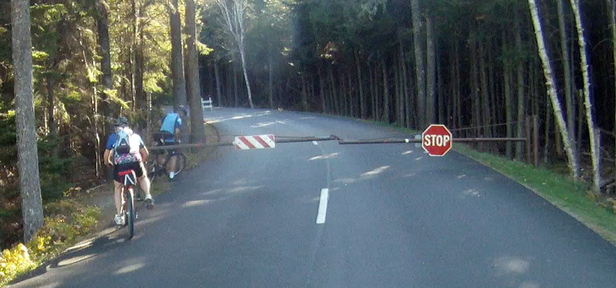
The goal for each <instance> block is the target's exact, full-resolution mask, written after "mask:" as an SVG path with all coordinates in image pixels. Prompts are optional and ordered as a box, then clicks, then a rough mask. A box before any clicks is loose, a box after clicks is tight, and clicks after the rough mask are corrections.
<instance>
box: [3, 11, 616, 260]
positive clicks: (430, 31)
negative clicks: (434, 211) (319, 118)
mask: <svg viewBox="0 0 616 288" xmlns="http://www.w3.org/2000/svg"><path fill="white" fill-rule="evenodd" d="M17 1H19V0H12V1H10V0H0V11H2V12H0V229H2V231H13V232H14V233H6V232H5V233H3V235H0V236H2V237H0V238H1V239H0V248H2V247H6V246H8V245H9V244H11V243H14V242H16V241H18V240H19V238H20V237H21V234H22V233H26V234H27V231H26V232H22V230H24V226H27V225H28V220H27V219H22V213H21V212H20V207H22V206H23V205H25V203H26V202H23V201H21V200H20V198H23V195H24V193H36V192H37V191H40V192H38V193H40V195H41V199H42V202H43V203H45V202H49V201H54V200H56V199H59V198H62V197H66V196H67V195H71V194H74V193H79V191H83V190H84V189H87V188H89V187H92V186H95V185H97V184H99V183H103V182H104V181H106V179H107V172H106V170H105V167H104V166H103V165H101V163H102V162H101V159H100V158H101V155H102V151H103V148H104V147H103V144H104V143H102V142H104V139H106V136H107V134H108V131H109V130H110V127H111V123H112V122H113V119H115V118H116V117H117V116H119V115H124V116H127V117H129V119H130V120H131V122H132V123H134V126H135V127H134V128H135V129H136V130H137V131H138V132H140V133H141V134H142V135H144V136H145V139H148V140H149V139H150V136H151V132H152V131H155V129H157V128H158V127H156V122H157V121H156V120H157V119H159V117H160V116H161V115H160V113H161V112H160V109H159V108H160V107H161V106H162V105H174V106H178V105H188V106H189V107H190V111H191V112H197V113H190V114H191V115H194V116H196V118H192V117H191V119H190V122H191V124H190V126H189V128H190V130H191V131H194V133H192V134H191V141H202V140H203V137H204V136H203V135H202V134H200V133H199V131H201V130H203V129H200V128H199V127H200V126H199V125H202V123H200V122H201V121H200V118H199V115H201V104H200V100H199V99H200V98H207V97H211V98H212V100H213V101H214V106H220V107H250V108H266V109H286V110H296V111H311V112H316V113H324V114H330V115H341V116H346V117H354V118H361V119H368V120H373V121H378V122H384V123H388V124H392V125H397V126H400V127H405V128H411V129H414V130H416V131H421V130H423V129H425V127H426V126H427V125H429V124H431V123H441V124H445V125H446V126H447V127H448V128H449V129H450V130H452V133H453V134H454V137H524V135H525V134H524V133H525V129H526V128H527V127H525V120H526V119H527V117H529V116H536V117H537V118H538V119H539V121H538V123H539V131H540V133H539V134H540V137H539V144H540V147H541V149H540V150H541V151H540V152H541V164H540V165H543V166H545V167H550V168H553V169H557V170H559V171H563V173H566V174H567V175H570V177H572V178H575V179H578V180H580V181H583V182H585V183H588V185H589V187H592V188H590V189H591V190H592V191H593V192H594V193H598V194H608V193H613V191H610V189H608V188H609V187H612V186H611V185H612V183H613V182H614V173H615V169H614V167H615V165H616V161H615V160H616V153H614V150H615V149H614V148H615V144H616V137H615V130H616V119H615V109H616V101H615V100H616V96H615V93H616V78H615V69H616V68H615V67H616V66H615V65H616V63H615V61H614V59H615V57H616V49H615V46H616V45H615V44H616V26H615V21H616V12H615V7H616V6H615V5H616V4H615V2H616V0H524V1H521V0H202V1H197V2H195V1H193V0H76V1H68V0H32V1H29V7H30V19H28V21H29V27H30V36H31V41H32V45H31V46H32V47H31V57H32V67H31V72H32V83H31V85H32V86H31V89H30V90H31V95H30V97H31V98H32V99H30V102H19V101H20V99H22V98H20V96H18V95H17V93H16V91H18V90H19V89H18V85H17V84H16V83H17V82H19V80H20V79H17V80H16V78H17V75H23V74H19V73H17V70H18V69H17V68H16V67H17V65H18V64H20V63H16V62H15V61H14V60H13V59H14V55H15V53H14V52H15V51H13V49H14V48H13V46H12V43H13V40H14V39H13V38H15V37H17V36H18V34H17V31H16V29H17V28H16V27H17V26H14V25H15V23H14V22H13V21H12V18H11V13H10V11H12V9H11V5H12V3H11V2H17ZM19 31H21V30H19ZM20 36H23V35H20ZM13 44H14V43H13ZM21 97H23V96H21ZM20 103H26V104H27V105H26V107H27V106H33V107H32V108H33V111H34V113H33V114H34V115H28V113H24V112H21V113H22V114H21V115H24V117H25V116H29V117H33V123H30V124H31V125H27V126H23V125H24V124H21V125H22V126H19V125H20V124H19V123H20V122H19V121H18V119H19V116H20V114H19V112H20V111H26V110H20V109H17V107H18V106H19V105H20ZM28 103H30V104H28ZM21 109H25V108H21ZM30 114H31V113H30ZM21 132H27V133H32V134H33V136H35V140H36V145H34V146H33V147H36V148H35V152H37V153H38V167H36V165H34V167H33V168H32V169H37V171H39V172H38V173H37V175H39V176H38V177H39V179H37V181H35V182H36V183H30V184H31V185H34V186H36V185H39V187H38V188H36V187H35V188H32V187H34V186H32V187H30V188H32V189H28V190H27V192H26V191H25V189H24V186H23V185H24V184H23V183H21V184H20V177H19V175H20V172H21V173H23V172H24V171H20V170H19V169H18V168H21V169H22V170H23V169H27V165H23V164H22V165H21V166H20V165H18V163H21V162H20V158H19V157H18V156H19V153H18V146H19V145H18V138H19V137H18V134H19V133H21ZM481 148H482V149H483V150H485V151H486V152H492V153H498V154H501V155H503V156H506V157H508V158H510V159H517V160H520V161H523V160H524V159H525V157H526V156H527V155H526V154H525V153H526V152H525V151H526V150H525V147H523V145H522V144H515V143H510V142H509V143H502V144H498V145H488V146H482V147H481ZM27 175H32V174H27ZM30 182H32V181H30ZM612 189H613V188H612ZM20 191H21V193H20ZM26 230H27V229H26ZM26 239H27V237H26Z"/></svg>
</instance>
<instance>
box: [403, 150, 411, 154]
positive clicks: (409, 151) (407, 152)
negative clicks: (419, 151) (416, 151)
mask: <svg viewBox="0 0 616 288" xmlns="http://www.w3.org/2000/svg"><path fill="white" fill-rule="evenodd" d="M412 153H413V150H408V151H404V152H402V155H408V154H412Z"/></svg>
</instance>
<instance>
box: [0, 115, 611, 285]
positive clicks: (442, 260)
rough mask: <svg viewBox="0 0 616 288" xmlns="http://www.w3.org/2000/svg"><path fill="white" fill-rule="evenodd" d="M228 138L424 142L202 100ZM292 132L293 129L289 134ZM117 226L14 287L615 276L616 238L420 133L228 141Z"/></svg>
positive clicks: (560, 281)
mask: <svg viewBox="0 0 616 288" xmlns="http://www.w3.org/2000/svg"><path fill="white" fill-rule="evenodd" d="M205 117H206V119H207V120H208V121H209V122H210V123H212V124H213V125H215V127H216V128H217V129H218V131H219V134H220V136H221V141H223V142H231V141H233V137H234V136H238V135H256V134H275V135H276V137H277V138H278V139H282V138H285V137H309V136H317V137H325V136H329V135H336V136H338V137H340V138H343V139H345V140H359V139H384V138H388V137H395V138H399V137H404V138H412V135H403V134H401V133H400V132H399V131H396V130H393V129H390V128H386V127H383V126H378V125H372V124H367V123H362V122H357V121H353V120H348V119H343V118H335V117H327V116H319V115H314V114H306V113H292V112H280V111H275V110H274V111H268V110H235V109H215V110H213V111H206V113H205ZM286 139H291V138H286ZM182 176H183V177H181V179H180V181H178V182H175V183H173V188H172V191H170V192H169V193H165V194H162V195H160V196H159V197H158V198H157V206H156V209H155V210H153V211H146V210H144V209H142V210H141V213H140V218H139V219H138V223H137V226H136V236H135V238H134V239H133V240H131V241H130V242H126V241H124V240H123V237H124V234H125V230H124V229H123V230H118V231H113V232H110V233H108V234H106V235H104V236H102V237H100V238H97V239H96V240H95V241H94V242H93V243H90V244H89V245H86V246H85V247H82V248H76V249H73V250H71V251H69V252H68V253H66V254H65V255H63V256H62V257H60V258H59V259H57V260H56V261H53V262H52V263H51V264H50V265H48V266H47V267H44V268H43V269H39V271H37V273H36V274H35V275H34V276H33V277H31V278H29V279H25V280H23V281H21V282H19V283H16V284H15V285H13V286H9V287H422V288H423V287H520V288H530V287H559V288H562V287H593V288H595V287H616V249H615V247H614V246H612V245H611V244H609V243H608V242H607V241H605V240H603V239H602V238H601V237H599V236H598V235H597V234H595V233H594V232H592V231H591V230H589V229H588V228H586V227H585V226H583V225H581V224H580V223H578V222H577V221H576V220H574V219H573V218H572V217H570V216H569V215H567V214H565V213H563V212H561V211H560V210H558V209H557V208H555V207H553V206H552V205H551V204H549V203H547V202H546V201H545V200H543V199H542V198H540V197H538V196H536V195H535V194H534V193H533V192H531V191H529V190H527V189H525V188H524V187H523V186H521V185H519V184H517V183H515V182H513V181H511V180H509V179H508V178H506V177H504V176H502V175H500V174H498V173H496V172H494V171H493V170H491V169H488V168H486V167H484V166H482V165H480V164H478V163H476V162H475V161H473V160H470V159H468V158H466V157H464V156H462V155H460V154H457V153H455V152H450V153H448V154H447V155H446V156H445V157H429V156H427V154H425V153H424V152H423V150H422V149H421V148H417V147H415V145H414V144H371V145H339V144H338V143H337V142H335V141H321V142H310V141H309V142H301V143H278V144H276V148H274V149H258V150H236V149H235V148H233V147H229V146H227V147H221V148H219V149H218V151H217V152H216V153H213V154H212V155H211V157H210V158H209V159H208V160H207V161H206V162H205V163H203V164H202V165H200V166H198V167H197V168H195V169H193V170H190V171H188V172H187V173H186V174H184V175H182Z"/></svg>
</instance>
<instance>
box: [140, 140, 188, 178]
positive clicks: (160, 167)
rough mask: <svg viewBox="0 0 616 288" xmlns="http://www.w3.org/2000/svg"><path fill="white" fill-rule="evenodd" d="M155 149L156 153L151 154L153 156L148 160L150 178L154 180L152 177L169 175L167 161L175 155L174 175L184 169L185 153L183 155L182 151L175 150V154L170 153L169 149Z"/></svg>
mask: <svg viewBox="0 0 616 288" xmlns="http://www.w3.org/2000/svg"><path fill="white" fill-rule="evenodd" d="M161 143H162V141H161ZM156 151H157V152H156V153H155V154H156V155H153V156H154V157H152V158H154V159H153V160H152V161H149V162H150V164H149V166H150V167H149V169H148V177H150V180H152V181H154V179H156V178H157V177H159V176H162V175H169V173H168V172H169V170H168V167H167V166H169V165H167V163H169V160H170V159H171V157H173V156H176V158H175V169H173V170H175V175H176V176H177V175H178V174H180V173H181V172H182V170H184V167H185V166H186V155H184V154H183V153H182V152H177V151H176V153H175V155H171V154H172V153H171V150H170V149H162V150H156ZM169 169H170V168H169Z"/></svg>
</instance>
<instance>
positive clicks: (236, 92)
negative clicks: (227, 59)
mask: <svg viewBox="0 0 616 288" xmlns="http://www.w3.org/2000/svg"><path fill="white" fill-rule="evenodd" d="M231 65H232V66H233V70H232V71H231V77H233V97H234V99H235V107H239V106H240V98H239V88H238V84H237V64H236V62H235V61H233V62H232V63H231Z"/></svg>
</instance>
